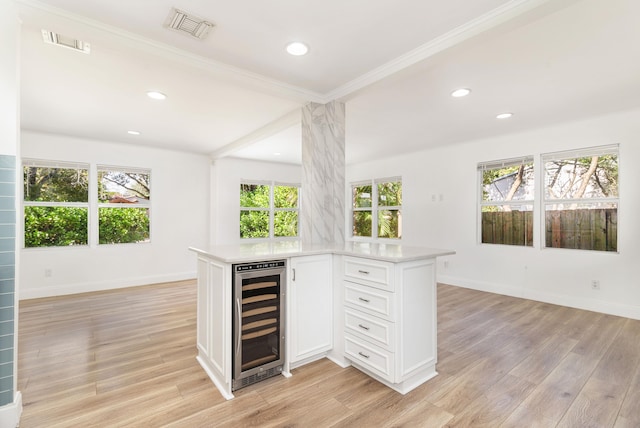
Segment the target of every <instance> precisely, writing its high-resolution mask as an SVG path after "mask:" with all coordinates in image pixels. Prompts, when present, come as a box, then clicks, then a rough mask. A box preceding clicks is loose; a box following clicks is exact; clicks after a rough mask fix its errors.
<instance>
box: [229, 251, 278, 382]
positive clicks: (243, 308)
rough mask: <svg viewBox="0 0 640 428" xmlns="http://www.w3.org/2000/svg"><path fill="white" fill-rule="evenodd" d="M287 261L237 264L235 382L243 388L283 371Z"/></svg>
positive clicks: (234, 336)
mask: <svg viewBox="0 0 640 428" xmlns="http://www.w3.org/2000/svg"><path fill="white" fill-rule="evenodd" d="M285 275H286V261H284V260H277V261H267V262H259V263H244V264H235V265H233V302H234V317H233V319H234V322H233V352H234V356H233V383H232V390H234V391H235V390H237V389H240V388H243V387H245V386H247V385H251V384H253V383H256V382H259V381H261V380H263V379H266V378H268V377H271V376H275V375H277V374H280V373H282V370H283V366H284V290H285V283H286V282H285Z"/></svg>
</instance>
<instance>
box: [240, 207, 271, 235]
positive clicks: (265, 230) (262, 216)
mask: <svg viewBox="0 0 640 428" xmlns="http://www.w3.org/2000/svg"><path fill="white" fill-rule="evenodd" d="M268 237H269V211H240V238H268Z"/></svg>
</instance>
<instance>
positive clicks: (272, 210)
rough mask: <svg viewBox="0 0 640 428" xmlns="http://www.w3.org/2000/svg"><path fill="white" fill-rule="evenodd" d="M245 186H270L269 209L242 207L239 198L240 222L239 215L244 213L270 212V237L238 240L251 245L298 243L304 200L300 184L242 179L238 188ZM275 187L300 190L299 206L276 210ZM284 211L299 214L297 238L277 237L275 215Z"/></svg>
mask: <svg viewBox="0 0 640 428" xmlns="http://www.w3.org/2000/svg"><path fill="white" fill-rule="evenodd" d="M243 184H249V185H258V186H269V207H268V208H266V207H243V206H240V199H239V198H238V206H239V209H238V221H239V219H240V216H239V214H240V213H241V212H242V211H268V212H269V236H265V237H264V238H242V237H240V236H238V239H239V240H240V242H242V243H251V242H265V241H273V240H278V241H297V240H299V239H300V222H301V220H302V219H301V216H300V206H301V203H300V199H301V198H302V186H301V185H300V184H299V183H289V182H282V181H265V180H244V179H240V183H239V185H238V187H237V188H239V187H240V186H242V185H243ZM275 186H284V187H295V188H297V189H298V206H297V207H296V208H276V207H275V199H274V193H273V191H274V187H275ZM282 211H295V212H297V213H298V225H297V230H296V236H275V227H274V223H275V213H276V212H282ZM239 233H240V223H239V222H238V234H239Z"/></svg>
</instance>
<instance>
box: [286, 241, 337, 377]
mask: <svg viewBox="0 0 640 428" xmlns="http://www.w3.org/2000/svg"><path fill="white" fill-rule="evenodd" d="M331 272H332V256H331V254H322V255H317V256H303V257H292V258H291V259H290V260H289V281H288V283H289V287H288V290H287V296H288V304H287V308H288V311H289V313H288V315H287V319H288V323H287V326H288V329H287V332H288V333H287V345H288V350H289V352H288V353H287V354H288V356H289V364H290V368H293V367H295V366H299V365H301V364H303V363H305V362H308V361H312V360H314V359H317V358H320V357H323V356H324V355H325V354H326V352H327V351H329V350H330V349H331V348H332V345H333V334H332V332H333V277H332V273H331Z"/></svg>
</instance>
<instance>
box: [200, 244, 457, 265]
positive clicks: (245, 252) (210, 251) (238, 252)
mask: <svg viewBox="0 0 640 428" xmlns="http://www.w3.org/2000/svg"><path fill="white" fill-rule="evenodd" d="M189 250H191V251H194V252H196V253H198V254H201V255H203V256H206V257H210V258H212V259H215V260H218V261H220V262H223V263H244V262H254V261H262V260H264V261H268V260H277V259H286V258H289V257H295V256H309V255H314V254H327V253H331V254H339V255H346V256H355V257H364V258H369V259H375V260H383V261H388V262H394V263H395V262H408V261H413V260H422V259H431V258H435V257H439V256H447V255H451V254H455V251H453V250H446V249H440V248H428V247H414V246H407V245H401V244H387V243H370V242H347V243H345V244H344V246H330V245H308V244H303V243H301V242H300V241H274V242H260V243H250V244H237V245H217V246H213V247H210V248H207V249H199V248H193V247H190V248H189Z"/></svg>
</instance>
